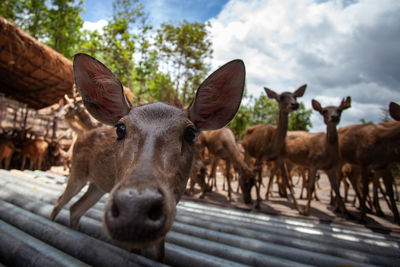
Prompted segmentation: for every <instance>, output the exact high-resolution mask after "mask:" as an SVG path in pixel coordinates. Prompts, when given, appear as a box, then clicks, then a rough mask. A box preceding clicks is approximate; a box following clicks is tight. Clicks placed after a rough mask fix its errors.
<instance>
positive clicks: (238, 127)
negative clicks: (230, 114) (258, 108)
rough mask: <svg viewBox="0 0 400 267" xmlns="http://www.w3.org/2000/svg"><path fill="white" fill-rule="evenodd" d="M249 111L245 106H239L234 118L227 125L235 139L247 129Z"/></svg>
mask: <svg viewBox="0 0 400 267" xmlns="http://www.w3.org/2000/svg"><path fill="white" fill-rule="evenodd" d="M250 116H251V110H250V109H249V107H247V106H246V105H241V106H240V108H239V110H238V112H237V113H236V116H235V117H234V118H233V120H232V121H231V122H230V123H229V124H228V127H229V128H230V129H231V130H232V132H233V133H234V134H235V136H236V138H240V137H241V136H242V135H243V134H244V132H245V131H246V129H247V128H248V127H249V123H250Z"/></svg>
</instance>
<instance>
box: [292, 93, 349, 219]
mask: <svg viewBox="0 0 400 267" xmlns="http://www.w3.org/2000/svg"><path fill="white" fill-rule="evenodd" d="M350 101H351V100H350V97H347V99H346V100H345V99H343V101H342V103H341V104H340V105H339V106H328V107H325V108H322V107H321V105H320V104H319V102H317V101H316V100H312V105H313V108H314V109H315V110H316V111H318V112H319V113H320V114H321V115H322V116H323V118H324V122H325V124H326V131H327V133H326V134H325V133H306V132H293V133H291V134H288V136H287V138H286V150H285V153H286V154H285V157H286V159H287V160H289V161H291V162H293V163H295V164H297V165H301V166H303V167H306V168H309V169H311V172H310V176H309V183H308V190H307V198H308V201H307V206H306V207H305V210H304V214H305V215H308V214H309V212H310V205H311V199H312V192H313V191H314V186H315V177H316V174H317V170H324V171H326V172H327V174H328V177H329V181H330V184H331V187H332V189H333V190H334V192H335V194H336V196H337V197H338V201H339V208H340V211H341V212H342V214H343V215H346V214H347V211H346V208H345V206H344V203H343V201H342V198H341V196H340V192H339V185H338V182H339V181H338V177H339V172H340V159H339V144H338V137H337V130H336V125H337V124H338V123H339V122H340V116H341V113H342V111H343V110H344V109H347V108H349V107H350Z"/></svg>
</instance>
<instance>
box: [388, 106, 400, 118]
mask: <svg viewBox="0 0 400 267" xmlns="http://www.w3.org/2000/svg"><path fill="white" fill-rule="evenodd" d="M389 113H390V116H392V118H393V119H395V120H396V121H400V106H399V105H398V104H396V103H394V102H390V104H389Z"/></svg>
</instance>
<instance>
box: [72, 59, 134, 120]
mask: <svg viewBox="0 0 400 267" xmlns="http://www.w3.org/2000/svg"><path fill="white" fill-rule="evenodd" d="M74 77H75V84H76V87H77V88H78V90H79V93H80V94H81V96H82V99H83V104H84V105H85V107H86V109H87V110H88V111H89V113H90V114H91V115H92V116H93V117H94V118H95V119H97V120H99V121H100V122H102V123H105V124H108V125H115V124H116V123H117V122H118V121H119V120H120V119H121V118H122V117H123V116H125V115H127V114H128V113H129V111H130V109H131V107H132V106H131V103H130V102H129V100H128V99H127V97H126V96H125V93H124V89H123V87H122V84H121V82H120V81H119V79H118V78H117V77H116V76H115V75H114V74H113V73H112V72H111V70H109V69H108V68H107V67H106V66H105V65H104V64H103V63H101V62H100V61H98V60H97V59H95V58H93V57H91V56H89V55H86V54H83V53H79V54H76V55H75V57H74Z"/></svg>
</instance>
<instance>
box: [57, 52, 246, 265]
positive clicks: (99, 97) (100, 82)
mask: <svg viewBox="0 0 400 267" xmlns="http://www.w3.org/2000/svg"><path fill="white" fill-rule="evenodd" d="M73 72H74V79H75V83H76V86H77V88H78V91H79V93H80V95H81V96H82V99H83V103H84V106H85V108H86V109H87V110H88V112H89V113H90V114H91V115H92V116H93V117H94V118H95V119H96V120H98V121H100V122H101V123H103V124H104V127H99V128H95V129H92V130H90V131H88V132H86V133H84V134H83V135H81V136H79V137H78V139H77V141H76V143H75V145H74V148H73V156H72V169H71V173H70V176H69V179H68V182H67V186H66V188H65V191H64V192H63V193H62V195H61V196H60V197H59V199H58V201H57V203H56V204H55V206H54V208H53V210H52V212H51V214H50V219H51V220H55V218H56V216H57V214H58V213H59V212H60V210H61V209H62V207H63V206H64V205H65V204H66V203H67V202H68V201H70V200H71V198H72V197H73V196H74V195H76V194H77V193H78V192H79V191H81V189H82V188H83V187H84V186H85V184H86V183H88V182H89V186H88V189H87V191H86V193H85V194H84V195H83V196H82V197H81V198H80V199H79V200H78V201H77V202H75V203H74V204H73V205H72V206H71V207H70V226H71V228H73V229H78V228H79V220H80V218H81V216H82V215H83V214H84V213H85V212H86V211H87V210H88V209H89V208H90V207H92V206H93V205H94V204H95V203H96V202H97V201H98V200H99V199H100V198H101V197H102V196H103V195H104V194H105V193H106V192H109V196H108V198H107V201H106V204H105V206H104V212H103V219H102V224H103V228H104V230H105V233H106V234H107V235H108V236H109V237H110V238H111V239H112V240H114V241H115V242H117V243H119V244H121V245H122V246H124V247H126V248H128V249H143V248H148V247H153V246H155V247H156V250H157V259H158V260H160V261H163V259H164V240H165V236H166V234H167V232H168V231H169V230H170V229H171V226H172V223H173V221H174V218H175V215H176V204H177V203H178V202H179V200H180V198H181V196H182V194H183V193H184V191H185V188H186V184H187V181H188V177H189V174H190V169H191V167H192V163H193V158H194V154H195V145H194V144H195V141H196V138H197V137H198V135H199V133H201V132H202V131H207V130H215V129H219V128H221V127H224V126H225V125H226V124H228V123H229V122H230V121H231V120H232V119H233V117H234V116H235V115H236V112H237V110H238V108H239V106H240V102H241V99H242V95H243V89H244V82H245V66H244V63H243V61H242V60H240V59H236V60H233V61H230V62H228V63H226V64H225V65H223V66H221V67H220V68H219V69H218V70H216V71H215V72H213V73H212V74H211V75H210V76H208V78H207V79H205V81H203V83H202V84H201V85H200V86H199V88H198V89H197V92H196V95H195V97H194V100H193V102H192V103H191V104H190V105H189V107H188V108H187V109H185V110H183V109H179V108H176V107H174V106H172V105H169V104H166V103H161V102H157V103H151V104H146V105H142V106H136V107H133V106H132V104H131V103H130V102H129V101H128V99H127V97H126V96H125V94H124V93H123V87H122V83H121V81H120V80H119V79H118V78H117V77H116V76H115V75H114V74H113V73H112V71H111V70H109V69H108V68H107V67H106V66H105V65H104V64H103V63H101V62H100V61H98V60H97V59H95V58H93V57H91V56H89V55H87V54H84V53H78V54H76V55H75V56H74V60H73ZM110 126H111V127H110Z"/></svg>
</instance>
